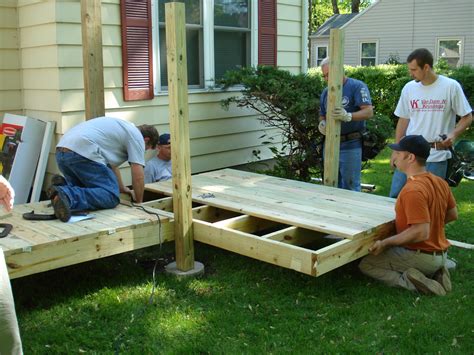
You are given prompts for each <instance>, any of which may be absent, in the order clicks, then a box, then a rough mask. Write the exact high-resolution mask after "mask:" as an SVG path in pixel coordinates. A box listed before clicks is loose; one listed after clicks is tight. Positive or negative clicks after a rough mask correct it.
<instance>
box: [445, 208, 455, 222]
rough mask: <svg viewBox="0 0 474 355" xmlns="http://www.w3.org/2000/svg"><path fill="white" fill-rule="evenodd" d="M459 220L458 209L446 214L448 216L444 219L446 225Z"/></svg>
mask: <svg viewBox="0 0 474 355" xmlns="http://www.w3.org/2000/svg"><path fill="white" fill-rule="evenodd" d="M457 219H458V209H457V207H454V208H451V209H449V210H448V211H447V212H446V216H445V217H444V224H448V223H449V222H452V221H455V220H457Z"/></svg>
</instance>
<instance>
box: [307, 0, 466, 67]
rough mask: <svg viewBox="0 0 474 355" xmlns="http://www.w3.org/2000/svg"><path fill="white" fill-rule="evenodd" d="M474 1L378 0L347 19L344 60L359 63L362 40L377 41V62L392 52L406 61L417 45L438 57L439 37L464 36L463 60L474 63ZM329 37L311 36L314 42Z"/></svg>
mask: <svg viewBox="0 0 474 355" xmlns="http://www.w3.org/2000/svg"><path fill="white" fill-rule="evenodd" d="M473 18H474V1H472V0H451V1H445V0H429V1H428V0H379V1H378V2H377V3H375V4H374V5H372V6H371V7H370V8H368V9H367V10H366V11H365V12H363V13H361V14H360V16H358V17H357V18H355V19H353V20H352V21H351V22H348V23H347V24H346V25H345V26H344V27H343V28H344V32H345V45H344V62H345V64H347V65H353V66H355V65H360V42H361V41H371V40H372V41H376V42H377V43H378V63H377V64H383V63H384V62H385V61H386V60H387V59H388V58H389V56H390V55H398V56H399V58H400V61H401V62H404V61H405V59H406V57H407V56H408V54H410V52H411V51H413V50H414V49H416V48H420V47H424V48H427V49H429V50H430V51H431V52H432V53H433V55H434V56H435V60H437V53H436V51H437V39H438V38H440V37H456V38H458V37H462V38H463V39H464V48H463V63H464V64H471V65H474V35H473V34H474V22H473V21H472V19H473ZM324 41H327V39H326V38H321V39H318V38H312V39H311V42H312V46H314V45H315V43H320V42H324Z"/></svg>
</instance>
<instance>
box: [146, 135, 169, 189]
mask: <svg viewBox="0 0 474 355" xmlns="http://www.w3.org/2000/svg"><path fill="white" fill-rule="evenodd" d="M170 139H171V137H170V135H169V133H163V134H162V135H161V136H160V139H159V141H158V154H157V155H156V156H154V157H153V158H152V159H150V160H149V161H147V162H146V165H145V184H149V183H152V182H156V181H164V180H169V179H171V177H172V176H173V173H172V170H171V142H170Z"/></svg>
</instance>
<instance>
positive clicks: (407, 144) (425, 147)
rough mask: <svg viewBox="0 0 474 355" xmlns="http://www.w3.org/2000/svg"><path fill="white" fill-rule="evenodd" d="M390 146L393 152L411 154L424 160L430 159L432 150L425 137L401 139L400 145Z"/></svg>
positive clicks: (413, 136) (414, 136)
mask: <svg viewBox="0 0 474 355" xmlns="http://www.w3.org/2000/svg"><path fill="white" fill-rule="evenodd" d="M388 146H389V147H390V148H392V149H393V150H398V151H400V152H409V153H412V154H415V155H416V156H417V157H420V158H423V159H428V157H429V155H430V149H431V148H430V144H429V143H428V141H427V140H426V139H425V138H423V136H418V135H412V136H405V137H403V138H402V139H400V142H398V144H389V145H388Z"/></svg>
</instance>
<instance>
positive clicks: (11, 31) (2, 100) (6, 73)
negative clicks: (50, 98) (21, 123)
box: [0, 0, 22, 120]
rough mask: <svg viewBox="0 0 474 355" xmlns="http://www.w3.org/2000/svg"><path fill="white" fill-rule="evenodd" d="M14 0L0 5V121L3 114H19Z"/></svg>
mask: <svg viewBox="0 0 474 355" xmlns="http://www.w3.org/2000/svg"><path fill="white" fill-rule="evenodd" d="M18 46H19V39H18V13H17V9H16V0H9V1H2V3H1V5H0V120H1V119H3V114H4V113H5V112H10V113H21V112H22V111H21V108H22V100H21V71H20V52H19V49H18Z"/></svg>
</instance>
